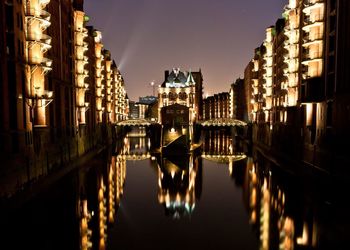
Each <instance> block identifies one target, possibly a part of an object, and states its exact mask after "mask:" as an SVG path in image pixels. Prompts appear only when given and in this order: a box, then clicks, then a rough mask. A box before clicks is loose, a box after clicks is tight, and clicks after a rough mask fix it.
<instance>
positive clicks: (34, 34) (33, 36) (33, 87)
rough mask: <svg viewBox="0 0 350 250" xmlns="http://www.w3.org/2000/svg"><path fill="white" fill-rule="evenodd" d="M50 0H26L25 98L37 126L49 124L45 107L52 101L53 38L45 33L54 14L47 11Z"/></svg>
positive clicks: (33, 121) (34, 124) (33, 122)
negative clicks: (47, 82)
mask: <svg viewBox="0 0 350 250" xmlns="http://www.w3.org/2000/svg"><path fill="white" fill-rule="evenodd" d="M49 3H50V0H27V1H26V4H25V5H24V8H25V22H24V24H25V25H24V29H25V33H26V41H27V42H26V44H25V58H26V65H25V77H26V80H27V81H26V86H25V87H26V97H27V100H26V101H27V102H28V104H29V106H30V107H31V120H32V124H33V126H35V127H46V126H47V123H46V106H47V105H48V104H49V103H50V102H51V101H52V97H53V92H52V91H48V90H47V87H46V85H45V75H46V74H47V73H48V72H49V71H50V70H51V65H52V60H51V59H49V58H47V57H46V56H45V55H46V52H47V51H48V50H49V49H50V48H51V37H50V36H48V35H46V34H45V31H46V29H47V28H48V27H49V26H50V25H51V23H50V18H51V15H50V13H48V12H47V11H45V10H44V9H45V7H46V5H48V4H49Z"/></svg>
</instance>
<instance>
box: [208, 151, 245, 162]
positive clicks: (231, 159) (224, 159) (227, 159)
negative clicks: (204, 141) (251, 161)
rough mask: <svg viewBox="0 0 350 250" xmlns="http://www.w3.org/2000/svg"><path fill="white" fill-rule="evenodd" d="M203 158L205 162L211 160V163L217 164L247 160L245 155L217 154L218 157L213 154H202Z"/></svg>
mask: <svg viewBox="0 0 350 250" xmlns="http://www.w3.org/2000/svg"><path fill="white" fill-rule="evenodd" d="M202 158H203V159H205V160H209V161H214V162H217V163H230V162H234V161H240V160H243V159H245V158H247V156H246V155H245V154H227V155H226V154H217V155H212V154H205V153H203V154H202Z"/></svg>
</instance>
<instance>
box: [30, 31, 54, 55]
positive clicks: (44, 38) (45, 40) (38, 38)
mask: <svg viewBox="0 0 350 250" xmlns="http://www.w3.org/2000/svg"><path fill="white" fill-rule="evenodd" d="M26 40H27V42H32V43H38V44H40V45H41V49H42V52H43V53H44V52H46V51H47V50H49V49H50V48H51V40H52V38H51V36H48V35H46V34H42V33H27V35H26Z"/></svg>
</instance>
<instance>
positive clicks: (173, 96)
mask: <svg viewBox="0 0 350 250" xmlns="http://www.w3.org/2000/svg"><path fill="white" fill-rule="evenodd" d="M176 99H177V94H176V93H174V92H170V93H169V100H170V101H176Z"/></svg>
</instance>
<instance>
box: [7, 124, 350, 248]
mask: <svg viewBox="0 0 350 250" xmlns="http://www.w3.org/2000/svg"><path fill="white" fill-rule="evenodd" d="M203 140H204V143H203V151H202V152H196V153H193V154H191V155H188V156H186V157H170V156H168V157H166V156H162V155H160V154H151V153H150V152H151V151H152V145H151V143H150V140H149V139H148V138H147V137H137V134H132V135H131V137H127V138H125V139H124V140H122V141H121V142H120V144H119V145H118V146H117V149H116V150H111V151H110V152H105V153H104V154H102V155H101V156H99V157H97V158H96V159H94V161H92V162H90V163H89V164H87V165H86V166H82V167H81V168H80V169H79V170H77V171H75V172H73V173H71V174H70V175H69V176H67V177H65V178H63V179H62V180H60V181H59V182H58V183H55V184H54V185H52V186H50V188H47V189H46V191H44V192H42V193H40V194H38V195H37V196H36V197H35V198H34V199H32V200H31V201H30V202H28V203H26V204H24V205H22V206H20V207H19V208H16V209H14V210H12V211H11V212H6V213H2V223H1V234H0V235H1V238H2V239H1V241H0V249H24V248H25V249H28V248H29V249H344V248H343V247H342V246H343V244H344V243H346V241H345V239H346V238H347V233H346V232H347V230H346V228H347V226H348V225H349V215H348V212H347V209H346V207H345V206H344V205H343V202H344V198H345V197H346V196H343V194H344V193H346V192H344V190H345V189H344V188H342V185H339V183H337V185H336V184H335V183H333V182H331V181H329V180H327V179H326V180H325V179H322V178H310V177H309V176H297V175H291V174H288V173H286V172H284V171H282V170H281V168H280V167H276V166H274V165H273V164H272V163H271V162H269V161H268V160H266V159H265V158H263V157H262V156H260V155H259V154H258V153H257V152H256V151H254V152H253V154H247V152H246V151H247V150H246V149H244V145H243V143H242V142H240V141H239V140H236V139H235V138H232V136H231V134H230V133H229V132H227V131H224V130H222V131H216V132H207V133H205V134H204V136H203ZM247 155H253V156H247ZM344 186H346V184H345V185H344Z"/></svg>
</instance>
